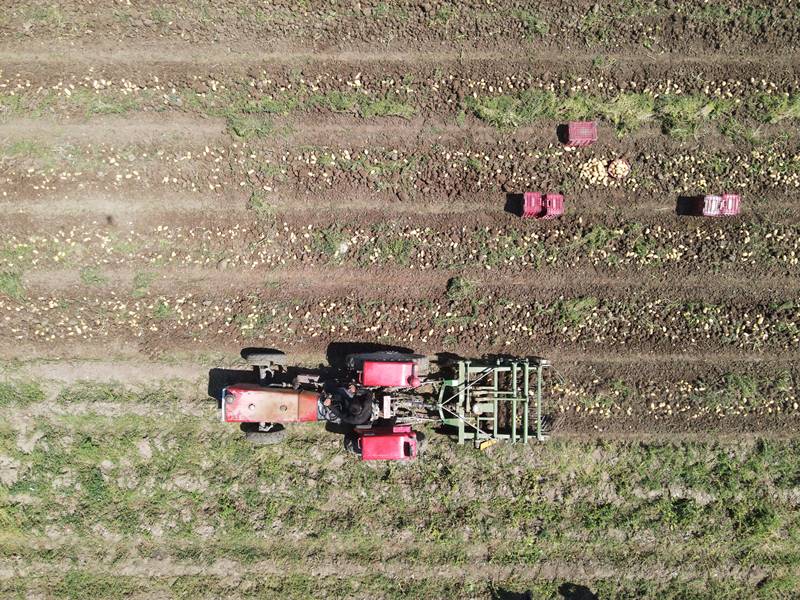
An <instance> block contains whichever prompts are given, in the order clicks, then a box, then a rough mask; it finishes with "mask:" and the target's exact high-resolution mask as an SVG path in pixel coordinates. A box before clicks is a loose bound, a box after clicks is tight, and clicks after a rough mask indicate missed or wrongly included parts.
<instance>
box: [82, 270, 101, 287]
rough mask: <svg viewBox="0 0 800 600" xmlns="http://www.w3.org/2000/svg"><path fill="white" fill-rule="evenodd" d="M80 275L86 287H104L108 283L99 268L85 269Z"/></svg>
mask: <svg viewBox="0 0 800 600" xmlns="http://www.w3.org/2000/svg"><path fill="white" fill-rule="evenodd" d="M80 273H81V282H82V283H83V284H84V285H102V284H104V283H106V281H108V280H107V279H106V277H105V276H104V275H103V274H102V273H101V272H100V270H99V269H98V268H97V267H84V268H83V269H81V272H80Z"/></svg>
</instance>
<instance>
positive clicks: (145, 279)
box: [131, 271, 156, 298]
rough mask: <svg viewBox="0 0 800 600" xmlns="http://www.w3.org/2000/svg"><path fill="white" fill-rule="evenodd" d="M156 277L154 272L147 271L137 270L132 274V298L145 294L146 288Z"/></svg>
mask: <svg viewBox="0 0 800 600" xmlns="http://www.w3.org/2000/svg"><path fill="white" fill-rule="evenodd" d="M155 278H156V274H155V273H151V272H149V271H138V272H137V273H136V274H135V275H134V276H133V284H132V289H131V294H132V295H133V297H134V298H142V297H144V296H146V295H147V293H148V289H149V288H150V284H151V283H153V281H154V280H155Z"/></svg>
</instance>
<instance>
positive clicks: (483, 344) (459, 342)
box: [0, 280, 800, 355]
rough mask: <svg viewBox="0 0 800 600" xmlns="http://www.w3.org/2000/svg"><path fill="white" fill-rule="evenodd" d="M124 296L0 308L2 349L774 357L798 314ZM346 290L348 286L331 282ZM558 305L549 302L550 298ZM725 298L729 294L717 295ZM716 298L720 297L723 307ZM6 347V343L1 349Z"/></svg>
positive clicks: (477, 300) (376, 287)
mask: <svg viewBox="0 0 800 600" xmlns="http://www.w3.org/2000/svg"><path fill="white" fill-rule="evenodd" d="M137 285H138V286H140V287H136V288H134V289H133V290H132V291H129V290H121V293H117V292H115V291H114V290H110V291H104V290H89V289H87V288H83V289H79V290H77V295H73V293H66V292H63V293H55V292H54V293H52V294H48V293H45V292H38V291H37V290H31V296H29V297H28V298H26V299H25V300H24V301H17V300H12V299H2V300H0V311H2V314H3V321H2V323H0V331H1V332H2V333H3V335H4V336H5V337H6V339H7V340H9V342H10V343H11V344H19V343H26V342H33V341H34V340H39V343H42V344H47V343H48V342H54V341H59V340H67V339H69V338H74V339H75V340H78V341H80V340H96V339H118V340H120V341H125V342H127V343H134V344H137V345H139V346H140V347H141V348H148V349H150V351H151V352H152V353H153V354H154V355H158V354H160V353H162V352H165V351H167V352H170V351H175V350H178V349H180V348H182V347H187V346H189V345H192V344H194V343H201V344H204V345H207V346H216V347H220V345H222V347H225V348H226V349H232V348H233V347H236V346H238V347H242V346H244V345H246V344H247V343H249V342H252V343H257V344H263V345H267V346H278V347H283V346H287V345H288V347H289V348H290V349H291V348H300V349H304V350H314V349H320V347H321V346H322V345H324V343H325V340H327V339H329V338H331V337H342V336H345V337H355V338H363V339H364V341H374V342H382V343H386V342H387V341H393V342H395V343H399V344H413V345H415V346H419V347H420V350H425V351H434V350H463V351H466V352H471V353H474V352H499V351H507V352H512V353H514V352H522V353H523V354H524V353H527V352H530V349H531V348H532V347H533V348H536V347H542V346H545V347H557V348H571V349H579V350H582V351H587V350H591V349H598V350H600V349H617V348H618V349H622V350H629V349H634V350H650V351H655V352H667V353H669V352H677V351H692V352H701V351H709V350H713V349H717V348H725V349H727V350H730V351H744V352H758V351H764V352H781V351H783V352H786V351H790V350H793V349H794V348H796V345H797V343H798V342H800V329H798V327H797V322H798V319H800V313H799V312H798V311H800V305H798V303H796V302H795V301H794V300H792V299H786V298H785V297H783V298H782V297H781V296H782V295H777V298H776V299H771V298H769V297H766V298H761V297H758V296H751V295H748V294H746V293H743V292H741V291H740V290H728V291H727V294H726V293H725V292H722V291H720V292H719V293H720V294H723V295H721V296H720V297H719V299H718V301H717V302H714V301H709V300H706V299H705V298H703V297H702V289H700V290H696V291H695V293H696V294H699V295H698V296H691V295H689V296H688V297H684V296H680V295H676V294H674V293H669V292H662V293H660V294H657V295H656V296H657V297H653V295H651V293H648V292H638V293H637V292H630V291H627V290H624V289H608V288H607V287H603V286H600V287H597V288H595V290H592V291H593V293H591V292H590V291H589V290H582V291H584V292H586V293H584V294H573V293H570V291H566V293H565V291H564V290H561V293H560V294H558V291H556V292H554V291H553V290H550V289H525V288H523V289H519V288H507V287H505V286H502V285H501V286H497V287H481V288H477V289H475V288H473V287H471V286H470V284H469V283H468V282H464V281H458V282H457V284H455V285H453V284H449V285H448V289H447V291H445V292H444V293H442V292H440V293H438V294H435V295H430V296H422V297H419V296H416V295H414V294H406V295H402V294H400V295H398V297H392V296H391V295H388V296H387V294H386V293H385V285H380V283H379V282H378V281H375V283H374V284H372V285H366V286H363V287H362V288H361V289H355V290H352V291H349V292H348V293H344V292H340V293H333V291H330V292H328V293H323V292H321V291H320V292H317V291H315V290H313V289H311V290H308V291H307V292H305V293H299V290H293V291H288V292H284V291H282V290H280V288H277V289H276V290H275V291H272V290H270V289H269V288H266V289H262V290H259V289H253V290H251V289H241V290H239V289H231V290H229V291H226V292H225V293H223V294H213V293H210V292H197V293H194V294H189V293H187V294H185V295H183V294H181V293H180V290H177V291H176V293H174V294H170V295H155V294H151V293H149V292H148V291H147V289H146V287H145V286H146V283H145V284H144V285H142V283H137ZM341 285H342V287H343V288H344V289H345V290H346V289H349V282H348V281H347V280H344V281H342V282H341ZM557 294H558V295H557ZM728 294H729V295H728ZM726 296H727V297H726ZM12 340H13V341H12Z"/></svg>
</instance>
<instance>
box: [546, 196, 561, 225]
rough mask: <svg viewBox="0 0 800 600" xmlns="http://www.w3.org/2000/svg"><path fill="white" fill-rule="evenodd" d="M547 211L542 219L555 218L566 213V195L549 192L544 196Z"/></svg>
mask: <svg viewBox="0 0 800 600" xmlns="http://www.w3.org/2000/svg"><path fill="white" fill-rule="evenodd" d="M544 204H545V209H544V210H545V212H544V214H543V215H542V217H541V218H542V219H555V218H556V217H560V216H561V215H563V214H564V196H562V195H561V194H547V195H545V197H544Z"/></svg>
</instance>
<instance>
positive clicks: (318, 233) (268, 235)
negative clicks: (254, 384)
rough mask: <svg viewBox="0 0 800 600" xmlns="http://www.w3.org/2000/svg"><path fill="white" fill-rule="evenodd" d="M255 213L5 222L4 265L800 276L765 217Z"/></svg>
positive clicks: (786, 230) (792, 244)
mask: <svg viewBox="0 0 800 600" xmlns="http://www.w3.org/2000/svg"><path fill="white" fill-rule="evenodd" d="M251 212H252V218H251V219H249V221H247V222H245V221H243V220H242V219H241V218H238V217H236V216H233V217H231V215H226V216H221V215H219V214H211V215H208V216H206V217H204V218H200V217H197V216H194V215H187V214H186V213H177V214H176V213H160V214H156V215H153V216H151V217H149V223H148V222H144V223H138V224H136V225H133V226H131V225H126V224H125V223H124V222H121V223H119V224H116V223H114V222H113V219H112V220H111V223H110V224H109V223H98V222H97V221H95V222H94V223H86V219H85V218H83V217H72V218H67V217H59V218H58V219H56V220H52V219H43V218H33V217H31V218H27V219H23V218H20V217H18V216H11V217H6V218H4V219H2V220H0V222H2V223H3V226H4V227H5V228H6V230H7V231H13V233H10V234H7V235H6V236H5V237H4V239H3V241H2V244H0V268H2V270H3V271H5V272H11V273H17V274H20V275H21V274H24V273H28V272H30V273H31V274H32V273H35V272H36V271H41V270H47V271H50V270H54V269H56V270H63V269H75V270H78V271H80V270H85V269H88V270H89V271H92V270H97V269H100V270H115V269H119V268H124V269H129V270H133V271H134V272H135V273H138V272H140V271H141V272H142V273H148V272H151V273H152V272H156V271H158V270H160V269H164V268H177V269H187V268H188V269H197V268H202V269H211V271H207V272H206V273H205V274H202V275H200V276H199V277H200V278H201V279H206V278H208V277H212V276H211V275H210V274H209V273H212V272H214V270H216V271H219V272H229V273H239V272H242V271H249V272H251V273H253V276H254V277H258V276H263V277H264V278H265V280H266V278H267V277H268V273H269V271H270V270H272V269H282V270H286V269H297V268H300V267H304V266H305V267H329V266H341V267H345V268H358V269H370V268H371V269H376V270H379V269H383V268H386V267H394V268H396V269H398V270H400V271H405V272H406V273H407V276H408V277H412V276H413V274H414V273H419V272H425V271H445V272H451V273H453V274H454V275H455V274H458V273H460V272H462V273H464V274H465V275H470V274H474V273H483V275H481V277H488V276H489V275H490V274H492V273H499V274H502V275H505V276H508V275H515V276H518V277H529V276H531V275H532V274H534V273H536V269H540V268H548V269H550V270H551V271H553V272H558V271H561V272H562V273H565V274H566V273H568V272H570V271H571V270H573V269H579V270H580V272H583V273H592V272H593V271H595V270H596V271H597V272H600V273H608V274H620V273H622V274H626V275H630V274H631V273H630V272H631V270H641V271H642V273H644V274H648V273H649V274H656V275H657V276H661V275H666V274H669V275H680V276H685V275H692V276H697V275H698V269H706V270H708V269H709V268H710V269H711V270H712V272H713V273H715V274H716V275H717V276H719V275H725V276H728V277H738V278H739V279H740V280H741V281H746V280H747V279H748V278H749V277H752V276H756V275H757V276H760V277H770V276H773V277H781V276H789V277H796V276H797V272H798V269H799V268H800V266H799V264H800V246H798V244H800V241H798V240H800V236H798V231H797V227H796V226H795V225H789V224H774V223H771V222H769V221H759V220H744V219H731V220H726V219H722V220H714V219H701V218H682V219H679V218H676V217H672V216H669V217H660V218H655V217H651V218H649V219H647V220H644V219H637V220H634V221H632V220H631V219H630V218H627V217H624V216H623V215H614V214H611V215H606V216H594V217H592V218H588V217H587V218H583V217H577V218H576V217H574V216H568V217H564V218H562V219H560V220H558V221H556V222H544V223H542V222H532V221H531V220H523V219H519V218H518V217H515V216H512V215H508V214H502V215H491V214H472V213H461V214H458V213H456V214H431V215H415V216H402V217H398V216H396V215H392V214H390V213H388V212H380V211H377V212H374V213H358V212H344V211H335V212H330V211H328V212H326V211H318V212H317V213H314V214H306V213H302V214H293V213H291V214H282V215H277V218H270V219H264V220H259V216H258V214H257V213H256V212H255V211H251ZM376 272H377V271H376ZM99 275H102V273H101V274H99ZM141 276H142V277H144V275H141ZM152 279H153V276H150V278H149V279H148V281H152ZM100 281H102V279H101V280H100ZM89 283H91V281H89ZM95 283H96V282H95ZM711 285H712V287H713V283H712V284H711ZM781 287H783V288H784V289H786V287H785V285H784V286H781Z"/></svg>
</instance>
